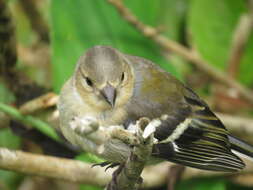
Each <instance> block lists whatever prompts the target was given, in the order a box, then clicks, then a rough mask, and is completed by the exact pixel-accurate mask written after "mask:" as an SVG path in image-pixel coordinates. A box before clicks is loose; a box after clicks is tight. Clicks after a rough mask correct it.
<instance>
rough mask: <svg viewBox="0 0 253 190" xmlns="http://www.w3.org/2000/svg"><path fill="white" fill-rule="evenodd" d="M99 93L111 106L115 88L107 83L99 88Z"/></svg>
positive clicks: (113, 100)
mask: <svg viewBox="0 0 253 190" xmlns="http://www.w3.org/2000/svg"><path fill="white" fill-rule="evenodd" d="M101 94H102V96H103V97H104V98H105V100H106V101H107V102H108V103H109V104H110V105H111V106H112V107H113V106H114V104H115V99H116V89H115V88H114V87H113V86H111V85H110V84H107V85H106V86H105V87H104V88H103V89H102V90H101Z"/></svg>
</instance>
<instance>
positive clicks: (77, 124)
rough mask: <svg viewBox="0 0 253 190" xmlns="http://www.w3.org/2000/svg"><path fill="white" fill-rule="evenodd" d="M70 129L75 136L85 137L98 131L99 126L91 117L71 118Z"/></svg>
mask: <svg viewBox="0 0 253 190" xmlns="http://www.w3.org/2000/svg"><path fill="white" fill-rule="evenodd" d="M70 127H71V129H73V130H74V131H75V132H76V133H77V134H79V135H81V136H87V135H89V134H91V133H93V132H95V131H96V130H97V129H98V127H99V124H98V122H97V121H96V120H95V118H93V117H82V118H81V117H73V118H72V121H71V122H70Z"/></svg>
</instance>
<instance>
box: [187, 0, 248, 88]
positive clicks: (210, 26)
mask: <svg viewBox="0 0 253 190" xmlns="http://www.w3.org/2000/svg"><path fill="white" fill-rule="evenodd" d="M246 2H247V1H238V0H212V1H210V0H192V1H191V6H190V11H189V20H188V27H189V30H190V34H191V42H192V43H193V45H194V47H196V48H197V50H198V52H199V53H200V55H201V56H202V57H203V58H204V59H205V60H207V61H208V62H209V63H210V64H212V65H214V66H216V67H218V68H220V69H222V70H225V69H226V68H227V67H228V66H227V62H228V58H229V53H230V48H231V42H232V38H233V34H234V30H235V28H236V26H237V24H238V22H239V19H240V16H241V15H242V14H243V13H245V12H246V10H247V6H246ZM252 49H253V35H252V36H251V39H250V41H249V42H248V44H247V47H246V51H245V52H244V55H243V58H242V60H241V63H240V71H239V79H240V80H241V81H242V82H243V83H245V84H248V85H249V84H252V81H253V75H252V71H251V70H250V69H249V68H250V67H252V60H253V54H252Z"/></svg>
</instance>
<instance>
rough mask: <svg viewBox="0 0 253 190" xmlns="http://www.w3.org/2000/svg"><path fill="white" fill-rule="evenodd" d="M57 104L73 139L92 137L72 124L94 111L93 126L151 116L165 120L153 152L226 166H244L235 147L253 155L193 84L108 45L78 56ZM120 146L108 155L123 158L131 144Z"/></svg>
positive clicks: (207, 166)
mask: <svg viewBox="0 0 253 190" xmlns="http://www.w3.org/2000/svg"><path fill="white" fill-rule="evenodd" d="M58 109H59V113H60V129H61V131H62V133H63V135H64V136H65V137H66V139H67V140H69V141H70V142H71V143H72V144H75V145H79V146H82V144H83V143H87V142H88V141H87V140H86V139H84V137H83V136H81V135H80V134H78V132H77V131H76V130H75V127H73V126H72V127H71V122H72V121H73V120H75V118H76V117H85V116H87V117H90V116H92V117H93V118H96V122H92V121H91V122H90V123H93V124H94V126H96V124H95V123H97V125H102V126H105V127H109V126H112V125H122V126H123V127H124V129H125V130H128V128H129V126H130V125H131V124H134V123H136V121H137V120H138V119H140V118H143V117H147V118H149V119H151V120H152V119H156V118H160V121H161V122H160V124H159V126H157V127H156V129H155V132H154V139H156V143H155V144H154V145H153V150H152V157H155V158H158V159H162V160H167V161H170V162H174V163H176V164H181V165H184V166H188V167H193V168H198V169H203V170H212V171H222V172H238V171H240V170H241V169H243V168H244V167H245V164H244V162H243V161H242V159H241V158H240V157H239V156H238V154H237V153H240V155H244V156H246V157H248V158H253V146H252V145H250V144H248V143H246V142H244V141H243V140H240V139H239V138H237V137H234V136H232V135H231V134H230V133H229V131H228V130H227V129H226V128H225V126H224V125H223V123H222V122H221V120H220V119H219V118H218V117H217V116H216V115H215V114H214V113H213V112H212V110H211V109H210V108H209V106H208V105H207V104H206V103H205V102H204V101H203V100H202V99H201V98H200V97H199V96H198V95H197V94H196V93H195V92H194V91H193V90H192V89H190V88H189V87H187V86H186V85H184V84H183V83H182V82H181V81H179V80H178V79H177V78H176V77H174V76H173V75H172V74H170V73H169V72H166V71H165V70H163V69H162V68H160V67H159V66H158V65H157V64H155V63H153V62H152V61H150V60H147V59H145V58H141V57H137V56H133V55H128V54H124V53H122V52H121V51H119V50H117V49H115V48H112V47H110V46H105V45H98V46H94V47H91V48H89V49H88V50H87V51H86V52H85V53H84V54H83V55H82V56H81V57H80V58H79V60H78V62H77V64H76V68H75V71H74V73H73V75H72V76H71V77H70V79H69V80H68V81H67V82H66V83H65V84H64V86H63V88H62V90H61V92H60V98H59V103H58ZM96 127H97V126H96ZM88 131H89V130H88ZM116 146H121V147H118V153H115V152H114V153H115V154H114V153H109V154H108V155H107V156H105V158H106V159H107V160H109V161H111V162H114V163H117V162H123V161H124V160H125V159H127V155H123V153H122V152H129V150H131V147H130V146H128V145H122V144H121V143H119V144H115V147H116ZM123 149H128V150H127V151H123ZM122 155H123V156H122Z"/></svg>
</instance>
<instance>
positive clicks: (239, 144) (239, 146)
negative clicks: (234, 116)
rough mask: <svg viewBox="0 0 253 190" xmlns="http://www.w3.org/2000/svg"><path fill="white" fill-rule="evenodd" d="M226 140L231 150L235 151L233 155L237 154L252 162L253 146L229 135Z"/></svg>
mask: <svg viewBox="0 0 253 190" xmlns="http://www.w3.org/2000/svg"><path fill="white" fill-rule="evenodd" d="M228 138H229V141H230V143H231V148H232V150H234V151H235V153H237V154H238V153H239V155H241V156H243V157H245V158H246V159H250V160H252V161H253V146H252V145H250V144H248V143H246V142H244V141H242V140H240V139H238V138H236V137H234V136H231V135H229V136H228Z"/></svg>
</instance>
